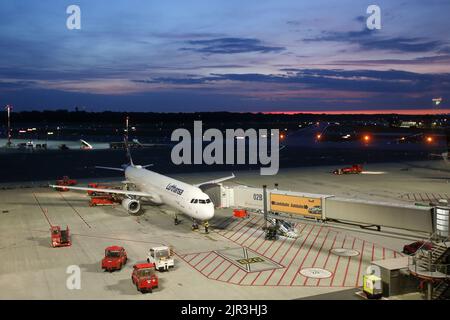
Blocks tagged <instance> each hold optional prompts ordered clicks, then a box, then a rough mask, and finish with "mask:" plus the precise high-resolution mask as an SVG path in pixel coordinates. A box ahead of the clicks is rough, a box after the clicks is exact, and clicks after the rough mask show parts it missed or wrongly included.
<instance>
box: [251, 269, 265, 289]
mask: <svg viewBox="0 0 450 320" xmlns="http://www.w3.org/2000/svg"><path fill="white" fill-rule="evenodd" d="M261 273H262V271H260V272H259V273H258V275H257V276H256V277H255V279H253V281H252V283H251V284H250V285H251V286H252V285H253V284H254V283H255V282H256V279H258V278H259V276H260V275H261Z"/></svg>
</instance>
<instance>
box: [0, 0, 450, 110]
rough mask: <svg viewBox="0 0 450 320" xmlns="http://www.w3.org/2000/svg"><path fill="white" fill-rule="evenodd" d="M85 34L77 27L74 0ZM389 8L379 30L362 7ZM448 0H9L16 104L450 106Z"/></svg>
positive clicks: (3, 14)
mask: <svg viewBox="0 0 450 320" xmlns="http://www.w3.org/2000/svg"><path fill="white" fill-rule="evenodd" d="M72 4H75V5H78V6H80V8H81V30H69V29H68V28H67V27H66V20H67V17H68V16H69V15H68V14H67V13H66V8H67V7H68V6H69V5H72ZM371 4H376V5H378V6H379V7H380V8H381V25H382V28H381V30H369V29H368V28H367V27H366V19H367V17H368V16H369V14H367V13H366V9H367V7H368V6H369V5H371ZM449 13H450V1H448V0H428V1H423V0H411V1H409V0H389V1H378V0H376V1H372V0H371V1H365V0H361V1H359V0H353V1H348V0H340V1H332V0H327V1H325V0H315V1H303V0H277V1H256V0H239V1H236V0H226V1H225V0H222V1H219V0H217V1H212V0H208V1H206V0H183V1H181V0H180V1H178V0H177V1H175V0H167V1H157V0H152V1H149V0H126V1H125V0H118V1H104V0H96V1H92V0H90V1H87V0H86V1H85V0H82V1H65V0H60V1H48V0H47V1H35V0H26V1H25V0H24V1H15V0H3V1H1V2H0V49H1V50H0V103H1V104H2V105H6V104H12V105H13V106H14V108H15V110H17V111H20V110H43V109H60V108H67V109H74V108H75V107H78V108H80V109H84V110H88V111H101V110H124V111H157V112H160V111H161V112H171V111H173V112H184V111H186V112H191V111H239V112H246V111H249V112H259V111H261V112H281V111H289V112H295V111H299V112H302V111H311V112H328V111H329V112H333V113H336V112H350V111H351V112H353V111H365V112H367V111H369V112H378V111H380V112H389V111H390V110H398V111H399V112H405V110H414V111H413V112H415V113H417V112H427V110H432V102H431V99H432V98H435V97H442V98H443V102H442V104H441V107H442V108H443V109H450V103H449V102H447V100H448V99H449V98H450V38H449V30H450V19H449V17H448V14H449Z"/></svg>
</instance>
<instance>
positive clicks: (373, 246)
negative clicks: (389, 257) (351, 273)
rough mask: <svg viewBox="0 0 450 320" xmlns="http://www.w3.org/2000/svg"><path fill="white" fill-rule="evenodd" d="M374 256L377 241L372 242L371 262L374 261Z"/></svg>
mask: <svg viewBox="0 0 450 320" xmlns="http://www.w3.org/2000/svg"><path fill="white" fill-rule="evenodd" d="M374 256H375V243H372V260H370V262H372V261H373V258H374Z"/></svg>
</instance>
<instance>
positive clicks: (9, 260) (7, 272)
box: [0, 161, 450, 300]
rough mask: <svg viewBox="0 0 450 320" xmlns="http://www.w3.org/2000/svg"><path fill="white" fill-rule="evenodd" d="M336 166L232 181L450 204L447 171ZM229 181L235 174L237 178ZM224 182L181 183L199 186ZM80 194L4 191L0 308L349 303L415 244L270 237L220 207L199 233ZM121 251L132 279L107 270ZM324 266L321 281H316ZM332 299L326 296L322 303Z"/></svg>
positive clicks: (346, 236) (312, 227) (315, 229)
mask: <svg viewBox="0 0 450 320" xmlns="http://www.w3.org/2000/svg"><path fill="white" fill-rule="evenodd" d="M333 169H335V167H306V168H296V169H283V170H281V171H280V172H279V174H278V175H276V176H274V177H271V176H259V171H258V170H254V171H243V172H236V176H237V177H236V179H234V181H233V182H232V183H235V184H236V183H238V184H244V185H249V186H261V185H262V184H267V185H268V186H269V187H272V186H273V183H279V188H280V189H283V190H291V191H303V192H308V193H320V194H333V195H336V196H343V197H347V198H358V199H367V200H376V201H383V202H386V201H389V202H395V203H409V204H411V203H416V202H420V203H428V202H429V201H430V200H431V201H436V200H438V199H441V198H446V199H448V198H449V197H450V185H449V182H448V181H449V180H450V166H448V165H447V164H446V163H445V162H443V161H427V162H411V163H396V164H389V163H378V164H373V165H368V166H366V167H365V169H364V170H365V171H366V174H360V175H343V176H336V175H333V174H331V173H330V172H331V171H332V170H333ZM227 173H229V172H227ZM223 174H224V173H223V172H214V173H196V174H180V175H177V176H174V177H175V178H178V179H180V180H183V181H186V182H191V183H197V182H200V181H205V180H211V179H214V178H216V177H220V176H222V175H223ZM115 180H116V181H120V180H119V179H117V178H115ZM88 199H89V197H88V196H87V195H86V194H85V193H80V192H57V191H54V190H51V189H48V188H27V189H21V188H17V189H7V190H1V191H0V252H1V253H2V256H3V259H2V262H1V263H0V299H228V300H231V299H235V300H236V299H297V298H306V297H313V296H316V297H317V298H318V299H320V297H321V295H325V294H332V297H333V299H340V292H342V298H344V297H345V296H348V292H350V291H349V290H353V289H355V288H357V287H359V286H361V285H362V274H363V273H364V271H365V269H366V268H367V266H368V265H369V264H370V262H371V261H373V260H379V259H387V258H393V257H397V256H401V255H402V254H401V253H400V251H401V250H402V247H403V245H404V244H406V243H409V242H411V241H410V240H405V239H398V238H392V237H387V236H382V235H373V234H366V233H363V232H357V231H350V230H342V229H337V228H334V227H330V226H328V225H324V224H320V223H314V222H300V223H298V224H297V225H296V229H297V231H298V233H299V235H300V236H299V237H298V238H297V239H291V238H285V237H280V238H279V239H278V240H276V241H270V240H265V239H264V233H263V230H262V227H263V225H264V222H263V218H262V216H260V215H257V214H255V215H251V216H250V217H249V218H248V219H239V218H235V217H233V215H232V210H231V209H217V210H216V216H215V217H214V219H213V220H212V221H211V222H210V223H211V230H210V233H209V234H205V233H204V231H203V230H202V229H200V230H199V231H195V232H193V231H192V230H191V221H190V220H189V218H187V217H182V223H181V224H180V225H177V226H175V225H174V224H173V213H174V212H173V210H172V209H170V208H168V207H166V206H152V205H150V204H146V205H144V207H145V212H144V213H143V214H142V215H140V216H131V215H129V214H128V213H126V212H125V210H124V209H123V208H122V207H121V206H120V205H119V206H117V207H89V206H88ZM50 225H60V226H62V227H63V228H64V227H65V226H66V225H68V226H69V227H70V230H71V233H72V241H73V244H72V246H71V247H65V248H52V247H51V245H50V232H49V228H50ZM110 245H121V246H124V247H125V249H126V250H127V253H128V257H129V261H128V263H127V265H126V266H125V267H124V268H123V269H122V270H121V271H117V272H113V273H108V272H103V271H102V270H101V267H100V261H101V259H102V258H103V254H104V249H105V248H106V247H107V246H110ZM159 245H170V246H172V247H173V248H174V251H175V253H176V255H175V268H174V269H173V270H171V271H169V272H163V273H158V276H159V277H160V288H159V289H157V290H155V291H154V292H153V293H152V294H141V293H139V292H138V291H136V288H135V287H134V286H133V284H132V282H131V279H130V278H131V271H132V266H133V264H135V263H136V262H142V261H145V259H146V256H147V251H148V250H149V248H151V247H153V246H159ZM244 247H245V248H247V250H248V252H247V254H248V255H250V256H255V257H256V256H257V257H260V258H261V259H262V260H263V261H264V264H262V265H260V266H258V265H257V264H258V263H255V264H254V267H253V269H252V270H245V268H242V266H240V265H239V263H236V260H233V259H231V258H230V256H233V255H235V254H238V255H239V254H240V253H239V252H240V250H242V248H244ZM336 248H346V249H352V250H354V252H356V254H355V255H353V256H345V257H344V256H338V255H336V254H334V253H333V252H332V251H331V249H336ZM72 265H75V266H79V267H80V269H81V289H79V290H77V289H75V290H69V289H68V288H67V286H66V282H67V279H68V278H69V276H70V274H68V273H67V268H68V267H69V266H72ZM309 268H318V269H321V270H322V272H319V273H318V276H320V277H321V278H313V277H310V274H309V275H308V273H305V272H306V271H308V269H309ZM323 297H325V296H323Z"/></svg>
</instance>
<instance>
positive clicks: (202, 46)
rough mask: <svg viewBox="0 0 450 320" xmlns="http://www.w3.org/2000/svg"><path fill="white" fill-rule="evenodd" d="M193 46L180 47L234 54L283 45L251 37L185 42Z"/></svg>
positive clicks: (269, 49) (273, 49) (272, 50)
mask: <svg viewBox="0 0 450 320" xmlns="http://www.w3.org/2000/svg"><path fill="white" fill-rule="evenodd" d="M187 43H188V44H189V45H192V46H194V47H190V48H181V49H180V50H189V51H195V52H201V53H208V54H234V53H244V52H259V53H269V52H280V51H283V50H285V48H284V47H273V46H267V45H264V44H263V43H262V42H261V40H258V39H251V38H217V39H208V40H191V41H188V42H187Z"/></svg>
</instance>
